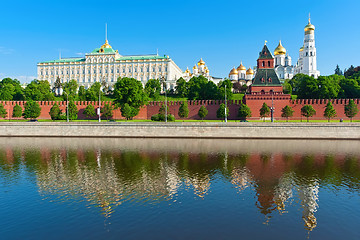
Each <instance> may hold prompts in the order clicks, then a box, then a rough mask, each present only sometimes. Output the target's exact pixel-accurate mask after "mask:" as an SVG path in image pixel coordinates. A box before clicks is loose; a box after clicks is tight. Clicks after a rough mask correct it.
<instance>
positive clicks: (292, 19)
mask: <svg viewBox="0 0 360 240" xmlns="http://www.w3.org/2000/svg"><path fill="white" fill-rule="evenodd" d="M0 9H1V14H0V33H1V37H0V79H2V78H4V77H7V76H9V77H13V78H15V77H16V78H18V79H19V80H21V82H25V81H31V80H32V79H33V78H35V77H36V64H37V62H41V61H47V60H54V59H58V58H59V51H60V50H61V52H62V56H63V57H78V56H84V54H85V53H88V52H91V51H92V50H93V49H94V48H97V47H100V46H101V45H102V44H103V43H104V40H105V33H104V32H105V30H104V29H105V23H107V24H108V39H109V43H110V44H111V45H112V47H113V48H114V49H118V50H119V53H120V54H122V55H138V54H151V53H156V49H159V54H161V55H164V54H166V55H169V56H170V57H171V58H172V59H173V60H174V61H175V63H176V64H177V65H178V66H179V67H180V68H181V69H182V70H185V69H186V67H189V68H191V67H192V66H193V65H194V63H196V62H197V61H198V60H199V59H200V58H201V57H202V58H203V60H204V61H205V62H206V64H207V65H208V67H209V69H210V73H211V75H213V76H217V77H226V76H227V75H228V73H229V71H230V70H231V68H232V67H233V66H238V65H239V63H240V61H242V62H243V64H244V65H245V66H246V67H249V66H255V65H256V59H257V57H258V53H259V51H260V50H261V48H262V46H263V44H264V41H265V40H267V41H268V44H267V45H268V46H269V48H270V50H271V51H272V52H273V51H274V49H275V47H276V46H277V44H278V41H279V39H281V40H282V43H283V46H284V47H285V48H286V49H287V51H288V53H289V54H290V56H291V57H292V59H293V63H294V64H295V62H296V60H297V58H298V50H299V48H300V47H301V46H302V43H303V37H304V31H303V29H304V26H305V25H306V24H307V18H308V13H309V12H311V22H312V23H313V24H314V25H315V27H316V30H315V39H316V48H317V54H318V55H317V56H318V58H317V61H318V69H319V70H320V71H321V74H322V75H329V74H332V73H333V72H334V69H335V66H336V64H339V65H340V67H341V68H342V69H343V68H347V67H349V66H350V65H351V64H353V65H356V66H358V65H360V58H359V55H360V50H359V39H360V30H359V23H360V14H359V13H358V11H359V9H360V1H358V0H352V1H349V0H343V1H332V0H327V1H325V0H312V1H308V0H303V1H261V0H258V1H227V0H223V1H188V0H183V1H174V0H173V1H162V0H153V1H136V0H132V1H129V0H127V1H121V0H118V1H91V0H88V1H82V0H78V1H68V0H62V1H36V0H34V1H17V0H11V1H9V0H2V1H1V6H0Z"/></svg>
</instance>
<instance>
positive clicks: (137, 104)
mask: <svg viewBox="0 0 360 240" xmlns="http://www.w3.org/2000/svg"><path fill="white" fill-rule="evenodd" d="M114 99H115V100H114V103H115V104H117V105H118V106H120V108H122V107H123V106H124V105H125V103H127V104H128V105H129V106H130V107H131V108H132V109H133V111H132V114H135V113H136V114H138V113H139V111H140V108H141V107H142V106H144V105H145V104H146V103H147V102H148V97H147V94H146V93H145V91H144V89H143V86H142V83H141V82H140V81H138V80H136V79H134V78H119V79H118V80H117V82H116V83H115V88H114ZM135 116H136V115H135Z"/></svg>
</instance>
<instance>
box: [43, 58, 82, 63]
mask: <svg viewBox="0 0 360 240" xmlns="http://www.w3.org/2000/svg"><path fill="white" fill-rule="evenodd" d="M66 62H85V58H61V59H57V60H52V61H45V62H40V63H66Z"/></svg>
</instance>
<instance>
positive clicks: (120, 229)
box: [0, 138, 360, 240]
mask: <svg viewBox="0 0 360 240" xmlns="http://www.w3.org/2000/svg"><path fill="white" fill-rule="evenodd" d="M359 227H360V143H359V142H358V141H314V140H313V141H295V140H291V141H283V140H276V141H275V140H185V139H84V138H80V139H75V138H70V139H66V138H62V139H59V138H1V139H0V238H1V239H277V240H278V239H347V240H348V239H360V229H359Z"/></svg>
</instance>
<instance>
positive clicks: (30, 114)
mask: <svg viewBox="0 0 360 240" xmlns="http://www.w3.org/2000/svg"><path fill="white" fill-rule="evenodd" d="M40 114H41V108H40V105H39V104H38V103H37V102H34V101H32V100H30V101H27V102H26V104H25V108H24V112H23V117H24V118H25V119H28V118H30V119H36V118H38V117H39V116H40Z"/></svg>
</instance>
